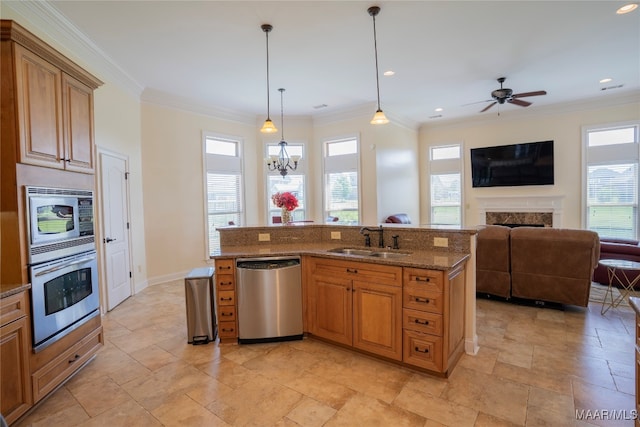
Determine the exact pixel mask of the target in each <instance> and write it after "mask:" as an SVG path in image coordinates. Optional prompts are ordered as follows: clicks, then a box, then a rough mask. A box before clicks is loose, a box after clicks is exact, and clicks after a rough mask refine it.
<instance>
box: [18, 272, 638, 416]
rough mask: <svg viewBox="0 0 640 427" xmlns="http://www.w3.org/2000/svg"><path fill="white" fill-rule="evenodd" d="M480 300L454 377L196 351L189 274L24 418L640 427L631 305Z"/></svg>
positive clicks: (342, 361) (282, 352) (326, 353)
mask: <svg viewBox="0 0 640 427" xmlns="http://www.w3.org/2000/svg"><path fill="white" fill-rule="evenodd" d="M477 306H478V336H479V342H480V352H479V354H478V355H477V356H468V355H464V356H463V357H462V359H461V361H460V363H459V364H458V366H457V367H456V369H455V370H454V372H453V374H452V375H451V376H450V378H449V379H442V378H436V377H432V376H429V375H426V374H423V373H418V372H414V371H412V370H410V369H405V368H402V367H398V366H396V365H393V364H389V363H385V362H382V361H378V360H376V359H372V358H369V357H365V356H362V355H359V354H356V353H353V352H350V351H347V350H343V349H340V348H337V347H334V346H331V345H328V344H325V343H321V342H318V341H315V340H312V339H305V340H303V341H295V342H288V343H279V344H259V345H244V346H237V345H222V346H219V345H217V344H208V345H201V346H192V345H189V344H187V342H186V341H187V340H186V326H185V317H186V316H185V305H184V286H183V282H182V281H176V282H171V283H166V284H162V285H157V286H153V287H150V288H147V289H145V290H144V291H142V292H141V293H139V294H138V295H135V296H133V297H131V298H129V299H128V300H127V301H125V302H124V303H122V304H121V305H120V306H118V307H117V308H116V309H115V310H113V311H111V312H110V313H108V314H107V315H106V316H104V318H103V325H104V328H105V337H106V342H105V346H104V348H103V349H102V350H100V352H99V353H98V355H97V357H96V358H95V359H94V360H93V361H92V362H91V363H89V364H88V365H87V366H86V367H85V368H84V369H83V370H81V371H80V372H79V373H78V374H77V375H76V376H75V377H73V378H72V379H71V380H69V381H68V382H67V383H66V385H64V386H63V387H61V388H60V389H59V390H57V391H56V392H55V393H54V394H52V395H51V396H50V397H48V398H47V399H46V400H45V401H44V402H42V403H41V404H40V405H39V406H38V407H37V408H36V409H35V410H34V411H33V412H31V413H30V414H28V416H27V417H25V418H24V419H23V420H22V421H21V422H20V423H18V425H19V426H21V427H24V426H49V427H51V426H65V427H68V426H160V425H166V426H219V425H233V426H245V425H251V426H298V425H299V426H353V425H365V426H442V425H446V426H456V427H457V426H516V425H526V426H572V425H573V426H591V425H603V426H605V425H606V426H632V425H633V421H631V420H629V419H625V418H631V416H632V412H631V410H632V409H633V408H634V407H635V404H634V399H635V398H634V394H635V390H634V384H635V383H634V372H635V371H634V339H635V338H634V337H635V330H634V314H633V312H632V310H631V309H630V308H629V307H619V308H618V309H615V310H610V311H609V312H608V313H607V314H606V315H605V316H601V315H600V304H599V303H591V304H590V306H589V307H588V308H586V309H585V308H576V307H566V308H565V310H564V311H560V310H555V309H550V308H538V307H524V306H518V305H512V304H509V303H505V302H500V301H490V300H479V301H478V303H477ZM582 410H589V411H586V412H582V413H583V417H582V419H580V420H577V419H576V418H577V415H576V413H577V411H578V412H579V411H582ZM605 411H609V412H605ZM614 411H617V412H614ZM585 418H587V419H585ZM613 418H622V419H618V420H615V419H613Z"/></svg>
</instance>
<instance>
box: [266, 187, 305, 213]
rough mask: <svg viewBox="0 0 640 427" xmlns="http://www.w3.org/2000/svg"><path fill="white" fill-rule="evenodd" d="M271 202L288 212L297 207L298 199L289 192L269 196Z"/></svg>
mask: <svg viewBox="0 0 640 427" xmlns="http://www.w3.org/2000/svg"><path fill="white" fill-rule="evenodd" d="M271 201H272V202H273V204H274V205H276V206H277V207H279V208H285V209H286V210H288V211H292V210H294V209H295V208H297V207H298V199H297V198H296V196H294V195H293V194H291V193H290V192H289V191H285V192H283V193H280V192H277V193H276V194H274V195H273V196H271Z"/></svg>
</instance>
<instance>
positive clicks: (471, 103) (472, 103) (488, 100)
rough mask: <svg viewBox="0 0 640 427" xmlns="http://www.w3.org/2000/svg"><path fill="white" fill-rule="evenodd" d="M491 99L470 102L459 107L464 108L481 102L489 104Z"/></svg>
mask: <svg viewBox="0 0 640 427" xmlns="http://www.w3.org/2000/svg"><path fill="white" fill-rule="evenodd" d="M491 101H493V99H485V100H484V101H477V102H470V103H468V104H462V105H461V107H466V106H468V105H475V104H482V103H483V102H491Z"/></svg>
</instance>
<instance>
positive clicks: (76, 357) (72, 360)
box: [69, 354, 80, 364]
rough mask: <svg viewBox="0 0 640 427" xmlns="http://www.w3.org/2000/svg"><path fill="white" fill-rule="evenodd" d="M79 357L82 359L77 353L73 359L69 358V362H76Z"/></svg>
mask: <svg viewBox="0 0 640 427" xmlns="http://www.w3.org/2000/svg"><path fill="white" fill-rule="evenodd" d="M78 359H80V355H79V354H76V355H75V356H73V359H71V360H69V364H72V363H73V362H75V361H76V360H78Z"/></svg>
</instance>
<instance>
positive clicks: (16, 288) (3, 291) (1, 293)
mask: <svg viewBox="0 0 640 427" xmlns="http://www.w3.org/2000/svg"><path fill="white" fill-rule="evenodd" d="M25 289H31V283H27V284H24V285H16V284H6V285H5V284H2V285H0V299H2V298H6V297H10V296H11V295H15V294H18V293H20V292H22V291H24V290H25Z"/></svg>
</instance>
